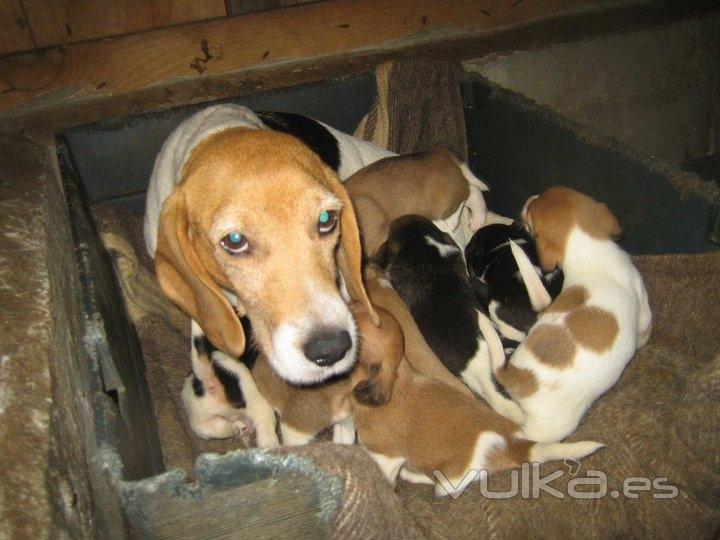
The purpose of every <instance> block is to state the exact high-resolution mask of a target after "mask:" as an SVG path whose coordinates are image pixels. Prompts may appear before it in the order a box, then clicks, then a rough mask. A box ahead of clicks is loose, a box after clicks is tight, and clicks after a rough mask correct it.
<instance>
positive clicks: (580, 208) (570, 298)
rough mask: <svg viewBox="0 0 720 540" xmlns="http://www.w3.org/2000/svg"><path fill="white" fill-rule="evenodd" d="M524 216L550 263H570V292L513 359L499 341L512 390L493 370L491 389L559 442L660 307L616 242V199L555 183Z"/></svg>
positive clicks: (496, 402)
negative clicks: (608, 202)
mask: <svg viewBox="0 0 720 540" xmlns="http://www.w3.org/2000/svg"><path fill="white" fill-rule="evenodd" d="M523 222H524V224H525V227H526V228H527V230H528V232H529V233H530V235H531V236H532V237H533V239H534V241H535V244H536V246H537V253H538V257H539V261H540V266H541V269H542V270H543V271H544V272H550V271H553V270H555V269H556V268H559V269H561V270H562V271H563V273H564V282H563V287H562V292H561V293H560V295H559V296H558V297H557V298H556V299H555V300H554V301H553V302H552V303H551V304H550V305H549V306H548V307H547V309H545V310H544V311H543V312H542V313H541V314H540V316H539V317H538V320H537V322H536V323H535V324H534V325H533V326H532V328H531V329H530V331H529V332H528V336H527V339H525V341H523V342H522V344H521V345H520V346H519V347H518V349H517V350H516V351H515V352H514V353H513V355H512V356H511V357H510V358H509V359H508V360H507V363H506V362H505V357H504V355H503V351H502V347H501V346H498V345H497V343H496V344H495V346H493V345H492V344H491V347H490V350H491V359H492V362H493V367H492V370H493V372H494V375H495V377H496V379H497V381H498V382H499V383H500V384H502V385H503V386H504V387H505V389H506V390H507V392H508V393H509V395H510V397H511V398H512V399H508V398H507V397H505V396H503V395H502V394H500V393H498V392H497V390H496V389H495V387H494V385H493V384H492V381H491V380H490V377H489V374H490V370H489V369H488V370H486V375H487V376H486V377H485V379H484V383H483V395H484V397H485V398H486V399H487V400H488V402H489V403H490V404H491V405H492V406H493V408H495V409H496V410H498V411H500V412H502V413H503V414H504V415H505V416H507V417H509V418H512V419H513V420H514V421H516V422H517V423H519V424H521V427H522V433H523V435H524V436H525V437H527V438H530V439H533V440H538V441H559V440H562V439H563V438H565V437H567V436H568V435H569V434H570V433H572V432H573V431H574V430H575V428H576V427H577V425H578V423H579V422H580V420H581V419H582V417H583V415H584V414H585V412H586V411H587V410H588V408H589V407H590V406H591V405H592V403H593V402H594V401H595V400H596V399H597V398H598V397H600V396H601V395H602V394H603V393H605V392H606V391H607V390H608V389H610V388H611V387H612V386H613V385H614V384H615V383H616V382H617V380H618V379H619V378H620V375H621V374H622V372H623V370H624V369H625V366H626V365H627V363H628V362H629V361H630V359H631V358H632V357H633V355H634V354H635V351H636V349H637V348H638V347H642V346H643V345H645V343H646V342H647V341H648V339H649V336H650V331H651V327H652V314H651V312H650V306H649V304H648V296H647V292H646V290H645V285H644V283H643V279H642V277H641V276H640V273H639V272H638V271H637V269H636V268H635V266H634V265H633V263H632V260H631V259H630V256H629V255H628V254H627V253H626V252H625V251H623V250H622V249H621V248H620V247H619V246H618V245H617V244H616V242H615V241H616V240H617V239H618V238H619V236H620V234H621V229H620V225H619V224H618V221H617V219H616V218H615V216H614V215H613V214H612V213H611V212H610V210H609V209H608V208H607V206H605V205H604V204H602V203H600V202H598V201H595V200H593V199H592V198H590V197H588V196H587V195H584V194H582V193H579V192H577V191H575V190H573V189H570V188H567V187H554V188H551V189H549V190H547V191H546V192H544V193H543V194H541V195H540V196H534V197H531V198H530V199H529V200H528V201H527V202H526V204H525V207H524V209H523Z"/></svg>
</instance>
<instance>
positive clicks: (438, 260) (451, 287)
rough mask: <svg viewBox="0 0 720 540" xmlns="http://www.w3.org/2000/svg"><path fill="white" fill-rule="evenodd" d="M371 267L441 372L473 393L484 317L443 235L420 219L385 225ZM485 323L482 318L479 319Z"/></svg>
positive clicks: (483, 363) (483, 352) (457, 254)
mask: <svg viewBox="0 0 720 540" xmlns="http://www.w3.org/2000/svg"><path fill="white" fill-rule="evenodd" d="M375 262H376V263H377V264H378V266H379V267H380V268H381V269H382V270H383V272H384V273H385V276H386V278H387V279H388V280H389V282H390V284H391V285H392V287H393V288H394V289H395V290H396V291H397V293H398V295H399V296H400V298H402V299H403V300H404V301H405V303H406V304H407V306H408V308H409V310H410V313H412V316H413V318H414V319H415V322H416V323H417V326H418V328H419V329H420V331H421V332H422V335H423V337H424V338H425V341H427V343H428V345H429V346H430V348H431V349H432V350H433V352H434V353H435V354H436V355H437V357H438V358H440V360H441V361H442V363H443V364H444V365H445V367H446V368H447V369H448V370H449V371H450V373H452V374H453V375H455V376H456V377H460V378H461V379H462V380H463V381H464V382H465V383H466V384H467V385H468V386H469V387H470V388H471V389H472V390H474V391H476V392H479V391H480V389H481V387H480V381H479V379H478V377H479V374H478V371H486V370H487V361H488V360H489V356H488V354H489V351H488V348H487V344H486V342H485V339H483V335H482V332H483V330H484V331H490V332H494V329H492V325H491V324H489V321H487V323H488V324H486V325H484V326H482V327H481V325H480V323H479V317H484V315H482V314H481V313H480V312H479V311H478V308H479V307H480V306H479V304H478V302H477V300H476V299H475V295H474V293H473V291H472V288H471V286H470V282H469V280H468V275H467V270H466V268H465V263H464V261H463V256H462V251H461V250H460V248H458V247H457V245H455V243H454V242H453V240H452V238H450V236H449V235H448V234H447V233H444V232H442V231H440V230H439V229H438V228H437V227H436V226H435V225H434V224H433V223H432V222H431V221H430V220H428V219H426V218H424V217H422V216H415V215H409V216H403V217H401V218H398V219H396V220H395V221H393V222H392V224H391V225H390V234H389V237H388V239H387V241H386V242H385V243H384V244H383V245H382V246H381V247H380V249H379V250H378V252H377V254H376V257H375ZM484 318H485V319H486V317H484Z"/></svg>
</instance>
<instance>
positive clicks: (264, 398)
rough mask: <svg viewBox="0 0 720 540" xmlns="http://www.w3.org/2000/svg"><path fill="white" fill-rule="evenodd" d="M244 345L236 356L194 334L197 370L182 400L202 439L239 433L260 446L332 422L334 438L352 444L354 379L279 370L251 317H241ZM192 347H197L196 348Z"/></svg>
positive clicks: (295, 439)
mask: <svg viewBox="0 0 720 540" xmlns="http://www.w3.org/2000/svg"><path fill="white" fill-rule="evenodd" d="M241 324H242V326H243V330H244V332H245V339H246V347H245V352H244V353H243V354H242V356H240V358H238V359H235V358H232V357H230V356H228V355H227V354H225V353H223V352H222V351H220V350H218V349H216V348H214V347H213V345H212V344H211V343H210V341H209V340H208V339H207V337H206V336H204V335H202V334H199V335H197V336H196V337H195V339H194V341H195V351H197V354H193V370H192V372H191V373H190V375H188V377H187V378H186V380H185V386H184V388H183V394H182V398H183V405H184V406H185V409H186V410H187V413H188V418H189V420H190V426H191V427H192V429H193V431H195V433H196V434H198V435H199V436H200V437H202V438H204V439H209V438H214V439H224V438H227V437H232V436H234V435H238V434H239V435H241V436H242V438H243V440H244V441H245V443H246V444H247V445H248V446H250V445H251V444H252V438H253V437H252V436H253V435H254V436H255V437H254V438H255V444H256V445H257V446H258V447H261V448H268V447H274V446H277V445H278V444H279V441H278V437H277V434H276V425H277V421H276V416H275V413H277V416H278V419H279V426H280V434H281V436H282V444H284V445H288V446H292V445H298V444H305V443H308V442H310V441H311V440H312V439H313V438H314V437H316V436H317V435H318V434H319V433H320V432H321V431H323V430H324V429H325V428H326V427H329V426H333V441H334V442H337V443H346V444H352V443H353V442H355V430H354V429H353V427H352V420H351V419H350V418H349V415H350V408H349V402H348V394H349V392H350V382H349V379H348V378H347V377H346V376H339V377H336V378H334V379H333V380H332V381H330V382H324V383H320V384H316V385H311V386H298V385H293V384H289V383H287V382H285V381H284V380H283V379H281V378H280V376H279V375H278V374H277V373H275V371H274V370H273V368H272V367H271V366H270V364H269V362H268V361H267V358H266V357H265V356H264V355H263V354H262V353H260V352H259V351H258V349H257V347H255V345H254V343H253V334H252V328H251V326H250V322H249V320H248V318H247V317H242V318H241ZM193 352H194V351H193Z"/></svg>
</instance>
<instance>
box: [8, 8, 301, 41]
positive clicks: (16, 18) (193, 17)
mask: <svg viewBox="0 0 720 540" xmlns="http://www.w3.org/2000/svg"><path fill="white" fill-rule="evenodd" d="M309 1H312V0H0V29H2V31H0V55H3V54H9V53H15V52H24V51H30V50H34V49H43V48H46V47H52V46H58V45H64V44H67V43H77V42H80V41H87V40H91V39H98V38H104V37H111V36H118V35H122V34H131V33H134V32H140V31H143V30H151V29H156V28H164V27H168V26H174V25H177V24H183V23H190V22H197V21H204V20H208V19H216V18H219V17H227V16H229V15H242V14H245V13H251V12H255V11H265V10H268V9H275V8H279V7H285V6H291V5H296V4H302V3H307V2H309Z"/></svg>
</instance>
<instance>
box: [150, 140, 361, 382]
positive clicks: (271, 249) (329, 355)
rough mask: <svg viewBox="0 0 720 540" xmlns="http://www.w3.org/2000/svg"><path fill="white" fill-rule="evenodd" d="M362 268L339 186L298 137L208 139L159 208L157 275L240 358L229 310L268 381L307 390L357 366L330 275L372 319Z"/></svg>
mask: <svg viewBox="0 0 720 540" xmlns="http://www.w3.org/2000/svg"><path fill="white" fill-rule="evenodd" d="M336 258H337V263H336ZM360 258H361V248H360V240H359V233H358V229H357V223H356V220H355V214H354V212H353V208H352V205H351V203H350V199H349V197H348V195H347V192H346V191H345V189H344V188H343V187H342V185H341V184H340V182H339V180H338V178H337V175H336V174H335V173H334V172H333V171H332V170H331V169H330V168H329V167H327V166H326V165H325V164H324V163H323V162H322V161H321V159H320V158H319V157H318V156H317V154H315V153H314V152H312V151H311V150H310V149H309V148H308V147H307V146H305V144H303V143H302V142H300V140H298V139H296V138H295V137H292V136H290V135H286V134H283V133H279V132H274V131H262V130H256V129H246V128H242V127H236V128H230V129H225V130H223V131H220V132H218V133H215V134H212V135H210V136H208V137H206V138H205V139H203V140H202V142H200V143H199V144H197V145H196V146H195V147H194V149H193V150H192V152H191V154H190V156H189V157H188V159H187V161H186V163H185V165H184V167H183V169H182V179H181V180H180V182H179V183H178V184H177V186H176V187H175V189H174V191H173V192H172V194H171V195H170V196H169V197H168V198H167V199H166V200H165V202H164V204H163V207H162V213H161V216H160V220H159V226H158V240H157V251H156V254H155V272H156V276H157V278H158V281H159V283H160V286H161V287H162V289H163V291H164V292H165V294H167V295H168V296H169V297H170V299H171V300H173V301H174V302H175V303H176V304H178V305H179V306H180V307H181V308H182V309H183V310H184V311H185V312H186V313H188V314H189V315H190V316H191V317H192V319H193V320H194V321H196V322H197V323H198V324H199V327H201V328H202V330H203V331H204V332H205V333H206V334H207V336H208V337H209V339H210V341H211V342H212V343H214V344H215V345H216V346H217V347H218V348H219V349H221V350H222V351H225V352H227V353H229V354H230V355H232V356H239V355H241V354H242V353H243V351H244V350H245V335H244V332H243V329H242V326H241V325H240V323H239V321H238V317H237V316H236V310H237V312H238V313H239V314H241V315H247V317H248V318H249V319H250V322H251V323H252V327H253V332H254V336H255V341H256V344H257V346H258V348H259V349H260V350H261V351H262V352H263V354H264V355H265V356H266V357H267V359H268V361H269V362H270V364H271V365H272V367H273V369H275V371H276V372H277V373H278V374H279V375H280V376H281V377H282V378H283V379H285V380H287V381H290V382H293V383H300V384H310V383H316V382H320V381H323V380H326V379H327V378H329V377H332V376H334V375H337V374H341V373H345V372H347V371H348V370H349V369H350V368H351V367H352V365H353V364H354V362H355V351H356V345H357V343H356V342H357V339H356V335H355V325H354V323H353V320H352V316H351V315H350V311H349V310H348V308H347V305H346V303H345V300H344V299H343V297H342V296H341V293H340V290H339V287H338V279H339V276H338V271H339V274H340V276H341V278H342V279H343V281H344V285H345V286H346V287H347V292H348V293H349V296H350V297H351V298H353V299H357V300H359V301H361V302H363V303H364V304H365V305H367V306H368V308H369V309H370V310H372V307H370V305H369V300H368V298H367V295H366V293H365V289H364V287H363V284H362V276H361V270H360Z"/></svg>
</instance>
